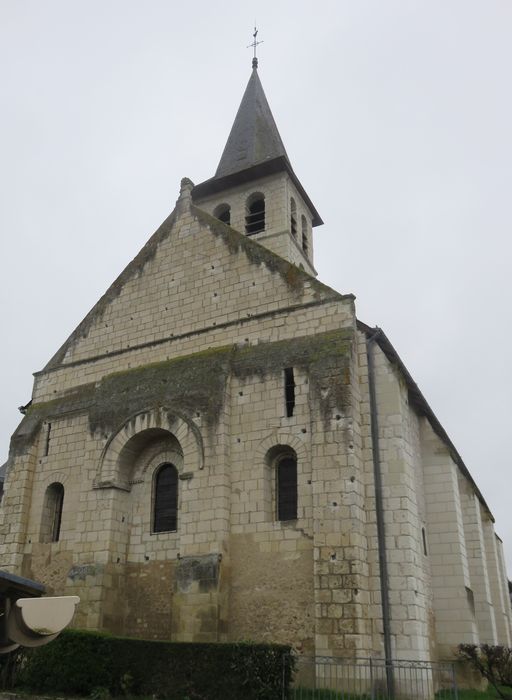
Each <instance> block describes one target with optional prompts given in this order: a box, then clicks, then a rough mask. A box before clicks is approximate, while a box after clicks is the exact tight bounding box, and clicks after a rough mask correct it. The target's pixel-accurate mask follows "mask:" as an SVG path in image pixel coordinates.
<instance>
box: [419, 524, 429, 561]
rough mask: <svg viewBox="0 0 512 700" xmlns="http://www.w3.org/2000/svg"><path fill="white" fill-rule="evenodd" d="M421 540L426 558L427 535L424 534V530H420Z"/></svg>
mask: <svg viewBox="0 0 512 700" xmlns="http://www.w3.org/2000/svg"><path fill="white" fill-rule="evenodd" d="M421 539H422V541H423V554H424V555H425V556H428V550H427V535H426V533H425V528H424V527H422V528H421Z"/></svg>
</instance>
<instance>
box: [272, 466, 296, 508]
mask: <svg viewBox="0 0 512 700" xmlns="http://www.w3.org/2000/svg"><path fill="white" fill-rule="evenodd" d="M276 494H277V499H276V500H277V519H278V520H296V519H297V460H296V459H295V458H294V457H283V458H281V459H280V460H279V461H278V463H277V468H276Z"/></svg>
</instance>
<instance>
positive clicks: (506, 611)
mask: <svg viewBox="0 0 512 700" xmlns="http://www.w3.org/2000/svg"><path fill="white" fill-rule="evenodd" d="M496 550H497V554H498V561H499V564H500V568H501V572H502V573H501V581H502V590H503V617H504V627H505V630H508V634H509V636H508V638H509V639H510V640H512V607H511V604H510V595H509V590H508V576H507V567H506V565H505V553H504V551H503V542H502V540H501V539H500V538H499V537H498V535H496Z"/></svg>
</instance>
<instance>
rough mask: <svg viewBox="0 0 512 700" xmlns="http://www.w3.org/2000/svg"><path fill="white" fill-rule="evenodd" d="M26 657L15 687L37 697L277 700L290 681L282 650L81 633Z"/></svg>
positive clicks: (285, 652) (289, 660)
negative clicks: (41, 695) (108, 696)
mask: <svg viewBox="0 0 512 700" xmlns="http://www.w3.org/2000/svg"><path fill="white" fill-rule="evenodd" d="M24 656H25V659H24V663H23V664H22V667H21V670H20V671H19V673H18V674H17V680H16V686H17V687H22V688H25V689H27V690H30V691H33V692H37V693H45V692H52V693H63V694H69V695H91V694H93V695H95V696H99V695H106V694H107V691H108V693H110V694H111V695H112V696H120V695H144V696H156V697H158V698H165V699H166V700H167V699H168V700H227V699H231V698H232V699H233V700H234V699H235V698H244V700H274V699H275V700H281V698H282V697H283V683H284V686H285V694H284V697H287V696H288V688H289V685H290V683H291V679H292V674H293V657H292V656H291V655H290V647H288V646H284V645H278V644H253V643H233V644H231V643H230V644H227V643H226V644H221V643H212V644H209V643H187V642H183V643H182V642H157V641H146V640H141V639H129V638H124V637H114V636H111V635H108V634H104V633H98V632H85V631H79V630H66V631H64V632H63V633H62V634H61V635H60V636H59V637H58V638H57V639H56V640H55V641H53V642H51V643H50V644H48V645H46V646H43V647H39V648H37V649H30V650H26V652H25V655H24Z"/></svg>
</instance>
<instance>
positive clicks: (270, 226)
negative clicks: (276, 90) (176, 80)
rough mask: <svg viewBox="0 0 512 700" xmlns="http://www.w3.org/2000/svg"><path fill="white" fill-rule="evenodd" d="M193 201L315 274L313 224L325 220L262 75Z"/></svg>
mask: <svg viewBox="0 0 512 700" xmlns="http://www.w3.org/2000/svg"><path fill="white" fill-rule="evenodd" d="M192 197H193V199H194V203H195V204H196V205H197V206H198V207H200V208H201V209H204V210H205V211H206V212H208V213H209V214H211V215H212V216H214V217H216V218H217V219H219V220H220V221H223V222H224V223H225V224H228V225H229V226H232V227H233V228H235V229H236V230H237V231H240V232H241V233H245V234H246V235H247V236H251V237H252V238H254V239H255V240H256V241H258V243H260V244H261V245H264V246H266V247H267V248H269V249H270V250H272V251H273V252H274V253H277V254H278V255H280V256H281V257H282V258H285V259H286V260H288V261H289V262H292V263H294V264H295V265H297V266H298V267H302V268H303V269H304V270H306V272H308V273H309V274H311V275H315V276H316V271H315V268H314V264H313V236H312V229H313V227H315V226H319V225H320V224H322V223H323V222H322V219H321V218H320V216H319V214H318V212H317V210H316V209H315V207H314V205H313V203H312V201H311V200H310V198H309V197H308V195H307V193H306V191H305V189H304V188H303V186H302V185H301V183H300V181H299V178H298V177H297V176H296V175H295V173H294V171H293V168H292V166H291V163H290V160H289V158H288V155H287V153H286V150H285V147H284V144H283V141H282V140H281V136H280V135H279V131H278V129H277V126H276V123H275V121H274V117H273V116H272V112H271V111H270V107H269V104H268V102H267V98H266V96H265V93H264V91H263V87H262V85H261V81H260V78H259V75H258V59H257V58H256V57H254V59H253V62H252V73H251V77H250V78H249V82H248V84H247V87H246V89H245V92H244V95H243V97H242V101H241V103H240V107H239V108H238V112H237V114H236V117H235V121H234V123H233V126H232V127H231V132H230V134H229V137H228V140H227V142H226V146H225V147H224V151H223V153H222V156H221V159H220V162H219V165H218V167H217V171H216V173H215V175H214V176H213V177H212V178H210V179H209V180H205V181H204V182H202V183H200V184H198V185H196V186H195V187H194V189H193V191H192Z"/></svg>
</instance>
